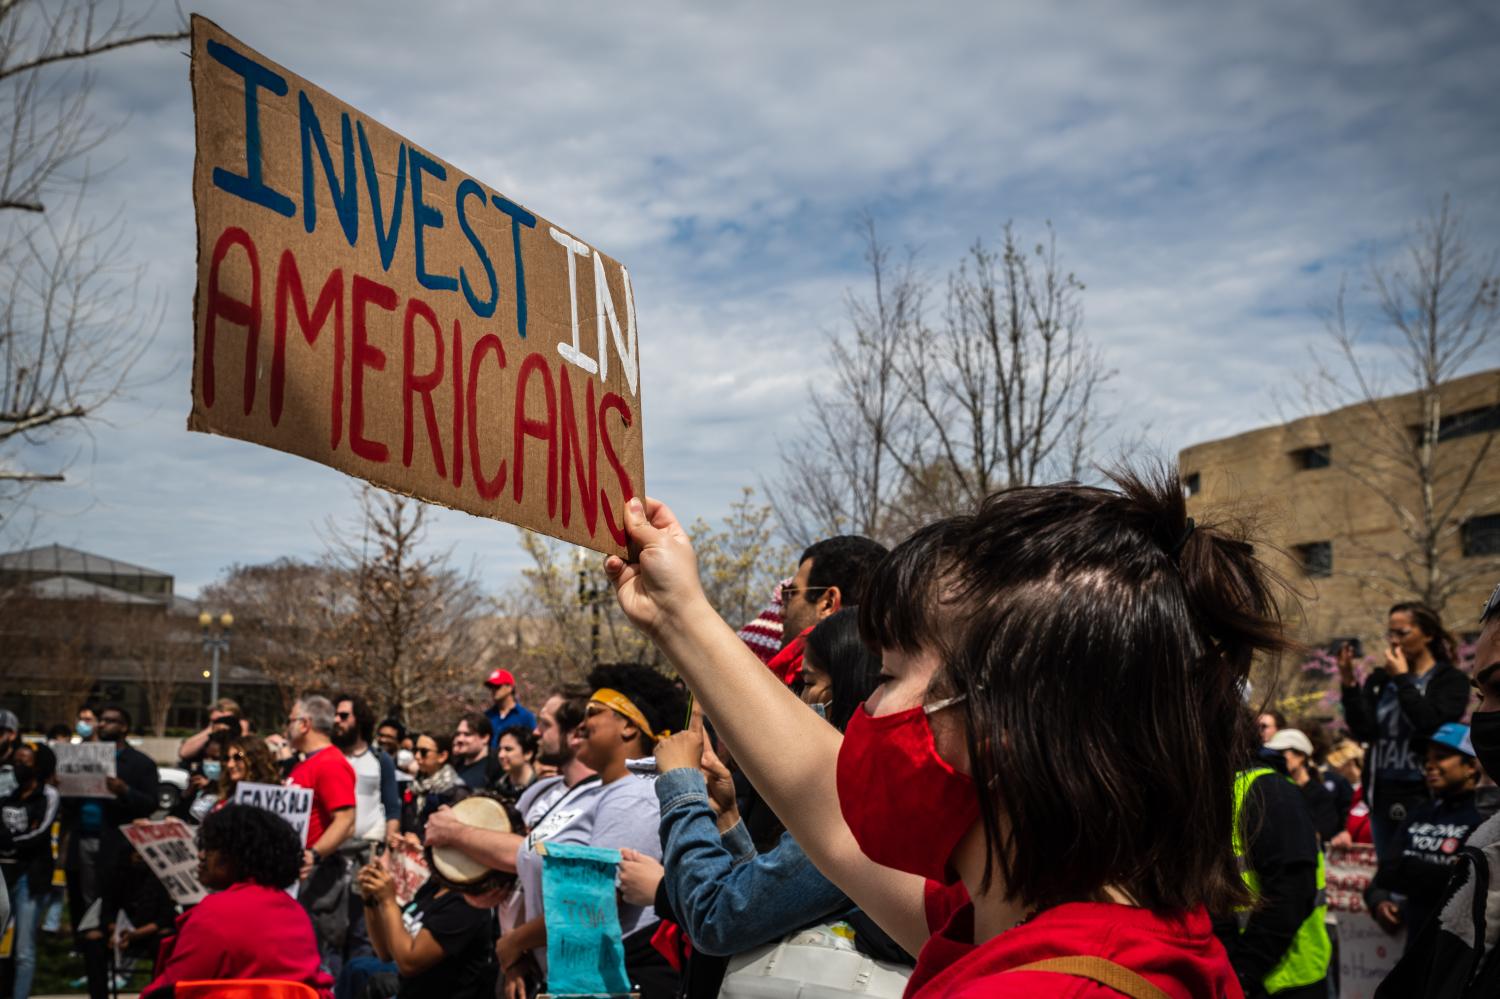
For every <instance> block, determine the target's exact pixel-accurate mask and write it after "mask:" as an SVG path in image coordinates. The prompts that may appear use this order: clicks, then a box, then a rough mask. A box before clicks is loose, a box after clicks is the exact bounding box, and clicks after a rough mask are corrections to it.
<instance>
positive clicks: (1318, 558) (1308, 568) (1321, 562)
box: [1292, 541, 1333, 576]
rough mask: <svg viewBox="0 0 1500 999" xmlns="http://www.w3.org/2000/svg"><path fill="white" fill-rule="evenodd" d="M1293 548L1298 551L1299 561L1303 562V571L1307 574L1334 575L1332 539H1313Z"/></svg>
mask: <svg viewBox="0 0 1500 999" xmlns="http://www.w3.org/2000/svg"><path fill="white" fill-rule="evenodd" d="M1292 550H1293V551H1295V552H1296V553H1297V561H1299V562H1301V563H1302V571H1303V572H1305V573H1307V575H1309V576H1331V575H1333V542H1332V541H1311V542H1308V543H1307V544H1305V545H1297V546H1296V547H1295V548H1294V549H1292Z"/></svg>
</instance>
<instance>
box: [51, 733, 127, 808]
mask: <svg viewBox="0 0 1500 999" xmlns="http://www.w3.org/2000/svg"><path fill="white" fill-rule="evenodd" d="M52 752H53V753H55V754H56V756H57V793H58V794H60V795H62V796H63V797H64V798H113V797H114V795H113V794H111V793H110V790H109V785H108V784H106V783H105V782H106V781H108V780H109V778H111V777H113V776H115V744H114V743H112V742H77V743H74V742H56V743H53V744H52Z"/></svg>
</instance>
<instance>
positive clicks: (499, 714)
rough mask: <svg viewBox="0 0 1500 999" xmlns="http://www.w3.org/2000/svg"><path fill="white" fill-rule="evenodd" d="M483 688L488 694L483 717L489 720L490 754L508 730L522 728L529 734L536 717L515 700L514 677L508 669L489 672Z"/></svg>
mask: <svg viewBox="0 0 1500 999" xmlns="http://www.w3.org/2000/svg"><path fill="white" fill-rule="evenodd" d="M484 685H485V687H486V688H487V689H488V690H489V692H490V706H489V707H488V708H485V710H484V716H485V717H486V718H488V719H489V720H490V752H491V753H493V752H494V751H495V749H496V748H497V747H498V746H499V745H500V733H501V732H504V731H505V730H506V729H508V728H524V729H525V730H526V731H528V732H530V731H532V730H534V729H535V728H536V715H534V714H532V713H531V712H530V711H528V710H526V709H525V708H523V707H522V706H521V702H520V701H519V700H517V699H516V675H515V674H514V673H512V672H511V671H510V670H508V669H494V670H490V675H489V676H487V677H486V678H485V681H484Z"/></svg>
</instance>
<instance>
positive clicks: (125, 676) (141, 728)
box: [0, 544, 280, 733]
mask: <svg viewBox="0 0 1500 999" xmlns="http://www.w3.org/2000/svg"><path fill="white" fill-rule="evenodd" d="M173 584H174V580H173V577H172V576H171V575H170V574H169V573H165V572H161V571H159V570H156V569H149V568H146V567H144V566H139V565H132V564H130V563H128V562H121V561H119V560H118V559H112V558H108V557H106V556H103V555H96V554H93V553H91V552H84V551H79V550H78V549H76V548H69V547H66V546H64V545H55V544H54V545H45V546H42V547H39V548H28V549H25V550H22V551H14V552H6V553H3V554H0V707H5V708H8V709H10V710H12V711H14V712H15V713H16V714H17V715H18V716H19V717H20V719H21V723H22V725H24V726H27V727H28V728H30V729H35V730H41V729H43V728H44V726H46V725H48V724H52V723H64V724H69V725H71V723H72V721H73V712H74V711H75V710H76V708H77V706H78V705H79V704H81V703H82V702H83V701H84V700H87V699H93V700H100V701H117V702H119V703H121V704H123V705H124V706H125V707H126V708H128V709H129V710H130V712H131V714H132V715H133V717H134V720H135V730H136V731H137V732H138V733H147V732H149V731H150V730H151V727H152V718H153V715H154V714H156V712H153V711H152V706H153V705H158V706H160V708H161V709H163V710H164V711H165V715H164V719H165V723H166V725H168V726H170V727H172V728H196V727H198V726H199V725H201V724H202V718H203V716H204V709H205V707H206V705H207V703H208V688H209V675H208V673H209V670H208V666H209V664H210V658H209V655H208V653H207V652H204V651H203V650H202V648H201V636H200V635H199V631H198V626H197V618H198V613H199V607H198V603H197V601H195V600H189V599H187V598H184V597H181V596H179V595H177V594H176V593H175V592H174V585H173ZM231 649H232V646H231ZM220 681H221V686H222V688H223V693H224V695H225V696H229V697H235V698H236V699H239V700H240V701H241V704H242V705H243V706H245V707H246V709H247V710H250V709H251V708H252V707H254V708H257V709H259V710H260V711H261V712H262V713H261V714H260V715H258V716H256V717H258V718H259V719H260V720H261V721H272V720H279V713H280V705H279V703H277V702H276V699H275V696H274V691H273V690H272V689H271V687H270V685H269V683H268V681H267V680H266V679H265V678H264V677H263V676H261V675H260V674H259V673H257V672H255V671H253V670H250V669H247V668H245V667H243V666H238V665H235V664H234V663H233V661H232V658H229V657H226V658H225V660H224V662H223V663H221V666H220Z"/></svg>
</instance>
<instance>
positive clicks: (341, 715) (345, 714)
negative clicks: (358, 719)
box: [334, 711, 354, 721]
mask: <svg viewBox="0 0 1500 999" xmlns="http://www.w3.org/2000/svg"><path fill="white" fill-rule="evenodd" d="M334 717H335V718H337V719H338V720H339V721H348V720H349V719H350V718H353V717H354V714H353V713H352V712H349V711H336V712H334Z"/></svg>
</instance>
